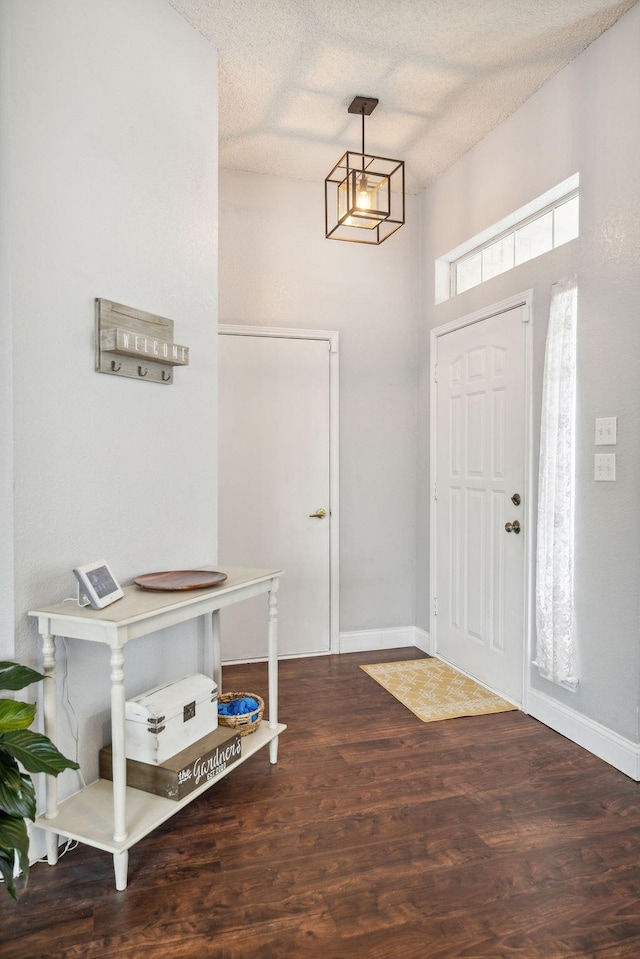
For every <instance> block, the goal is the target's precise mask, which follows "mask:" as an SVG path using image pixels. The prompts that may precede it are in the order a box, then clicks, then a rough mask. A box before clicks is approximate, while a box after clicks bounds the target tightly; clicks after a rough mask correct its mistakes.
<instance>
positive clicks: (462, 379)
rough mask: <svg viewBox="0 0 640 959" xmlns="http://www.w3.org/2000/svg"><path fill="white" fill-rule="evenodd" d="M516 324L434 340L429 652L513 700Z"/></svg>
mask: <svg viewBox="0 0 640 959" xmlns="http://www.w3.org/2000/svg"><path fill="white" fill-rule="evenodd" d="M526 319H527V314H526V307H525V306H518V307H515V308H513V309H509V310H507V311H505V312H502V313H498V314H496V315H494V316H491V317H489V318H487V319H484V320H481V321H479V322H476V323H472V324H471V325H469V326H465V327H463V328H461V329H457V330H453V331H452V332H449V333H446V334H444V335H442V336H439V337H438V338H437V386H436V402H437V411H436V491H435V495H436V537H437V540H436V570H435V583H436V591H435V598H436V609H437V615H436V620H435V621H436V626H435V629H436V644H437V645H436V648H437V651H438V654H439V655H440V656H442V658H443V659H446V660H448V661H449V662H450V663H452V664H453V665H455V666H458V667H459V668H460V669H462V670H464V671H465V672H467V673H470V674H471V675H472V676H475V677H476V678H477V679H479V680H480V681H481V682H483V683H485V684H487V685H488V686H490V687H491V688H492V689H494V690H496V691H498V692H500V693H502V694H503V695H505V696H507V697H509V698H510V699H512V700H514V701H515V702H517V703H521V701H522V667H523V656H524V637H525V615H524V542H525V535H526V530H524V517H525V512H524V505H525V504H524V493H525V490H524V480H525V473H524V469H525V439H524V437H525V429H524V426H525V418H524V417H525V388H526V387H525V363H524V361H525V342H526V340H525V323H526ZM507 524H508V525H507ZM518 528H519V530H520V531H519V532H517V530H518Z"/></svg>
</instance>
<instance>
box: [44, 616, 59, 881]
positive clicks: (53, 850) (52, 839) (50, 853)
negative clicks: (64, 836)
mask: <svg viewBox="0 0 640 959" xmlns="http://www.w3.org/2000/svg"><path fill="white" fill-rule="evenodd" d="M42 644H43V670H44V674H45V677H46V678H45V680H44V687H43V692H42V696H43V709H44V734H45V736H47V737H48V738H49V739H50V740H51V742H52V743H56V742H57V734H56V733H57V725H58V717H57V713H58V691H57V682H56V641H55V637H54V636H52V635H51V634H50V633H46V634H44V635H43V637H42ZM45 784H46V785H45V788H46V796H47V808H46V812H45V816H46V818H47V819H55V818H56V816H57V815H58V780H57V779H56V777H55V776H46V777H45ZM46 841H47V861H48V862H49V864H50V865H51V866H55V864H56V863H57V861H58V833H56V832H48V831H47V836H46Z"/></svg>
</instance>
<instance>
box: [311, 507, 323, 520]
mask: <svg viewBox="0 0 640 959" xmlns="http://www.w3.org/2000/svg"><path fill="white" fill-rule="evenodd" d="M326 515H327V511H326V509H323V508H322V507H320V509H317V510H316V511H315V513H309V519H324V518H325V516H326Z"/></svg>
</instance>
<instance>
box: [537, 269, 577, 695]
mask: <svg viewBox="0 0 640 959" xmlns="http://www.w3.org/2000/svg"><path fill="white" fill-rule="evenodd" d="M577 304H578V288H577V282H576V278H575V277H568V278H567V279H565V280H561V281H560V282H558V283H554V285H553V286H552V288H551V309H550V312H549V329H548V332H547V348H546V355H545V364H544V382H543V389H542V419H541V430H540V477H539V491H538V544H537V565H536V643H537V647H536V665H537V667H538V671H539V672H540V675H541V676H544V678H545V679H549V680H551V682H554V683H562V684H563V685H569V686H572V687H573V686H575V685H576V684H577V681H578V679H577V675H576V648H575V646H576V643H575V624H574V607H573V557H574V495H575V494H574V475H575V470H574V460H575V405H576V320H577Z"/></svg>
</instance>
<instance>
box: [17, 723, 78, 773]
mask: <svg viewBox="0 0 640 959" xmlns="http://www.w3.org/2000/svg"><path fill="white" fill-rule="evenodd" d="M0 750H4V752H6V753H9V755H10V756H13V758H14V759H17V760H18V762H19V763H21V764H22V765H23V766H24V768H25V769H26V770H27V772H30V773H47V774H48V775H49V776H58V775H59V774H60V773H61V772H62V771H63V770H64V769H79V768H80V767H79V766H78V763H76V762H74V761H73V760H72V759H67V757H66V756H63V755H62V753H61V752H60V751H59V750H58V749H57V748H56V747H55V746H54V745H53V743H52V742H51V740H50V739H48V738H47V737H46V736H43V735H41V733H34V732H31V730H30V729H16V730H15V732H9V733H2V734H1V735H0Z"/></svg>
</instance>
